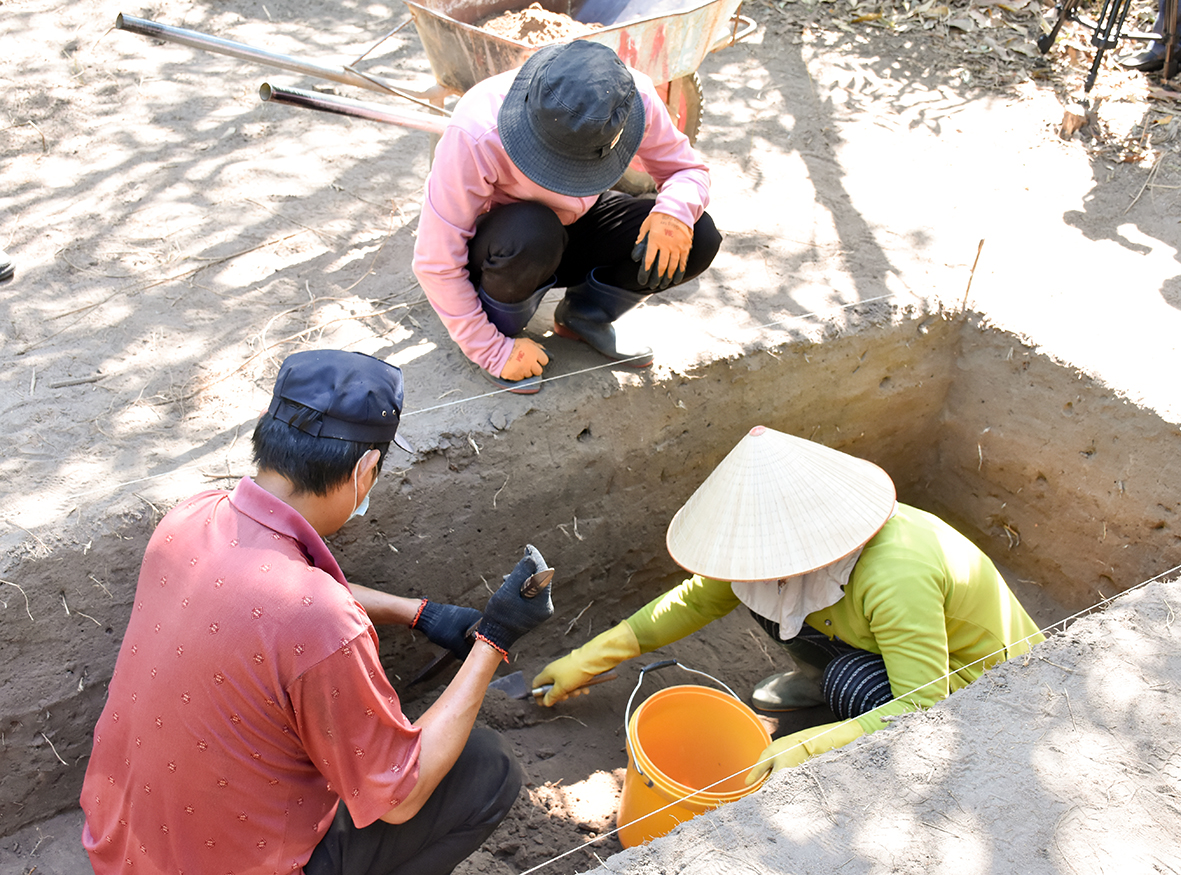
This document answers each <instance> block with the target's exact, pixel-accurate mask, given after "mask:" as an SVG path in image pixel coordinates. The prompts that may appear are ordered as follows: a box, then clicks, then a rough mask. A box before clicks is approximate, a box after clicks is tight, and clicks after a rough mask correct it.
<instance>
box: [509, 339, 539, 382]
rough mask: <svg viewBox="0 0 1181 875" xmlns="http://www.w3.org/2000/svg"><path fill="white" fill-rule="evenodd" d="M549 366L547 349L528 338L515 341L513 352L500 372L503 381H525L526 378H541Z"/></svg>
mask: <svg viewBox="0 0 1181 875" xmlns="http://www.w3.org/2000/svg"><path fill="white" fill-rule="evenodd" d="M548 364H549V356H548V355H546V354H545V347H543V346H542V345H541V344H540V343H538V342H537V341H535V340H530V339H529V338H528V337H518V338H517V339H516V340H514V341H513V351H512V352H511V353H509V357H508V361H507V362H505V365H504V367H503V368H501V370H500V378H501V379H502V380H524V379H525V378H526V377H538V376H541V369H542V368H543V367H545V366H546V365H548Z"/></svg>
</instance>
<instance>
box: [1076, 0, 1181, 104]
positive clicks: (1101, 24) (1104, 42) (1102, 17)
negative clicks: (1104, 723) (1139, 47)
mask: <svg viewBox="0 0 1181 875" xmlns="http://www.w3.org/2000/svg"><path fill="white" fill-rule="evenodd" d="M1169 2H1173V3H1175V2H1176V0H1169ZM1131 7H1132V0H1103V8H1102V9H1101V10H1100V11H1099V19H1098V21H1096V22H1095V33H1094V34H1093V35H1092V36H1091V45H1093V46H1095V62H1094V63H1093V64H1091V72H1090V73H1088V74H1087V79H1086V82H1084V83H1083V91H1084V92H1086V93H1088V94H1089V93H1090V91H1091V88H1092V87H1093V86H1094V85H1095V77H1096V76H1098V75H1099V65H1100V64H1102V63H1103V53H1104V52H1105V51H1107V50H1108V49H1113V48H1115V47H1116V46H1117V45H1118V44H1119V35H1120V31H1121V30H1122V29H1123V26H1124V19H1125V18H1127V17H1128V10H1129V9H1131Z"/></svg>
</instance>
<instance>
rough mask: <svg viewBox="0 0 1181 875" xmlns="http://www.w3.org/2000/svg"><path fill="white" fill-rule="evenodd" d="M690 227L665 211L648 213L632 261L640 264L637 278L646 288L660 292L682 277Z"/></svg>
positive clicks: (686, 257)
mask: <svg viewBox="0 0 1181 875" xmlns="http://www.w3.org/2000/svg"><path fill="white" fill-rule="evenodd" d="M692 248H693V229H692V228H691V227H689V226H688V225H686V224H685V223H684V222H682V221H681V220H680V219H674V218H673V217H672V216H669V215H666V214H665V213H657V212H651V213H649V214H648V218H646V219H645V220H644V223H643V224H642V225H640V234H639V236H638V237H636V245H635V248H634V249H632V261H638V262H639V263H640V270H639V272H638V273H637V274H636V281H637V282H638V283H639V284H640V285H641V286H643V287H644V288H646V289H648V290H649V291H663V290H664V289H667V288H668V287H669V286H670V285H676V284H677V283H679V282H681V281H682V280H683V279H684V278H685V266H686V265H687V264H688V263H689V251H690V250H691V249H692Z"/></svg>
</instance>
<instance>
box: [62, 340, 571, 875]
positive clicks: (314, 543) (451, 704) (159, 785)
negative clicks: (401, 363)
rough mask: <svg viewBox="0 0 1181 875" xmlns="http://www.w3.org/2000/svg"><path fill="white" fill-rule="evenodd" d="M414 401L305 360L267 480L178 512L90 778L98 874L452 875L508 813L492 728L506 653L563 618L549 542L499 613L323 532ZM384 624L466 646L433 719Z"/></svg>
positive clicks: (344, 359)
mask: <svg viewBox="0 0 1181 875" xmlns="http://www.w3.org/2000/svg"><path fill="white" fill-rule="evenodd" d="M402 398H403V391H402V375H401V372H400V371H399V370H398V369H397V368H395V367H393V366H392V365H389V364H387V363H385V362H383V361H381V360H379V359H375V358H372V357H370V356H366V355H362V354H361V353H354V352H342V351H339V350H315V351H307V352H299V353H296V354H294V355H292V356H290V357H289V358H288V359H287V360H286V361H285V362H284V363H283V365H282V367H281V368H280V371H279V376H278V380H277V382H276V385H275V392H274V396H273V398H272V400H271V404H270V408H269V409H268V411H267V412H266V413H265V414H264V415H263V416H262V417H261V418H260V420H259V422H258V425H257V427H256V428H255V431H254V438H253V440H254V457H255V461H256V462H257V464H258V473H257V475H256V476H255V477H254V478H253V479H252V478H250V477H245V478H243V479H242V480H241V481H240V482H239V483H238V485H237V486H236V488H235V489H234V490H233V492H229V493H227V492H223V491H212V492H205V493H202V494H200V495H197V496H194V497H193V498H190V499H189V500H187V501H184V502H181V504H179V505H177V507H175V508H174V509H173V510H172V511H170V512H169V513H168V514H167V515H166V516H165V517H164V519H162V520H161V521H160V524H159V526H158V527H157V528H156V531H155V532H154V533H153V535H152V538H151V540H150V542H149V543H148V547H147V551H146V553H145V554H144V560H143V565H142V567H141V570H140V576H139V583H138V585H137V587H136V592H135V601H134V605H133V607H132V611H131V618H130V620H129V622H128V624H127V631H126V634H125V635H124V638H123V642H122V645H121V647H120V650H119V656H118V659H117V661H116V663H115V671H114V674H113V676H112V678H111V682H110V686H109V689H108V694H107V702H106V705H105V707H104V708H103V712H102V715H101V716H100V717H99V720H98V723H97V725H96V726H95V730H94V746H93V750H92V753H91V757H90V762H89V764H88V767H87V770H86V777H85V779H84V781H83V786H82V794H81V799H80V802H81V805H82V810H83V812H84V814H85V825H84V827H83V832H82V843H83V845H84V846H85V848H86V850H87V852H88V853H89V855H90V861H91V864H92V865H93V867H94V871H95V873H97V875H113V873H143V875H163V873H168V875H176V873H181V872H195V873H202V872H204V873H219V875H220V873H235V875H255V873H257V875H261V873H275V872H283V873H300V872H304V873H307V875H343V873H346V872H347V873H349V875H379V873H380V875H392V873H403V872H405V873H415V875H433V873H440V875H441V873H447V872H450V871H451V870H452V869H453V868H454V867H455V866H456V865H457V864H458V863H459V862H460V861H461V860H463V859H464V858H465V857H467V856H468V855H469V854H470V853H471V852H472V851H474V850H475V849H476V848H477V847H479V845H480V844H481V843H482V842H483V841H484V839H485V838H487V836H488V835H490V834H491V833H492V831H493V830H494V829H495V828H496V826H497V825H498V824H499V823H500V821H501V820H502V819H503V818H504V817H505V815H507V814H508V811H509V809H510V808H511V807H512V804H513V801H514V800H515V799H516V797H517V793H518V791H519V790H520V786H521V770H520V767H519V766H518V764H517V763H516V760H515V759H514V757H513V755H512V751H511V750H510V748H509V746H508V745H507V743H505V741H504V740H503V739H502V738H501V737H500V736H499V735H498V734H496V733H494V732H491V731H489V730H483V729H473V725H474V722H475V718H476V714H477V713H478V711H479V709H480V704H481V702H482V701H483V696H484V692H485V690H486V688H487V685H488V682H489V681H490V680H491V678H492V676H493V673H494V672H495V670H496V667H497V665H498V664H499V663H500V662H501V660H503V659H504V658H505V654H506V651H507V650H508V648H509V647H510V646H511V645H512V644H513V643H514V642H515V641H516V639H517V638H518V637H519V636H521V635H523V634H524V633H525V632H527V631H529V630H530V629H532V628H533V627H535V626H536V625H538V624H539V623H541V622H543V621H544V620H545V619H547V618H548V617H549V616H550V615H551V614H552V613H553V605H552V602H551V600H550V594H549V587H546V589H545V590H543V591H542V593H541V594H539V595H537V596H535V597H534V598H532V599H526V598H523V597H522V596H521V593H520V588H521V585H522V583H523V582H524V581H525V580H527V579H528V578H529V577H530V576H531V575H532V574H533V573H535V572H536V571H538V570H541V569H543V568H545V567H546V566H545V560H544V559H543V558H542V557H541V554H540V553H538V552H537V550H536V549H535V548H533V547H532V546H530V547H528V548H527V549H526V555H525V558H523V559H522V560H521V561H520V562H519V563H518V564H517V566H516V567H515V568H514V569H513V571H512V572H511V573H510V574H508V575H507V576H506V577H505V581H504V583H503V585H502V586H501V587H500V589H499V590H498V591H497V592H496V593H494V594H493V596H492V598H491V599H490V600H489V601H488V604H487V606H486V607H485V609H484V611H483V613H482V614H481V612H480V611H477V610H475V609H472V608H464V607H458V606H455V605H447V604H440V603H437V602H432V601H429V600H427V599H418V598H415V599H411V598H403V597H399V596H395V595H391V594H389V593H385V592H382V591H379V590H373V589H368V588H366V587H362V586H358V585H356V584H351V585H350V584H349V583H348V582H347V581H346V580H345V577H344V574H343V573H342V572H341V570H340V566H339V565H338V564H337V563H336V560H335V559H334V558H333V557H332V554H331V552H329V550H328V547H327V546H326V545H325V543H324V540H323V538H324V537H325V536H327V535H330V534H332V533H333V532H335V531H337V530H338V529H340V528H341V527H342V526H343V525H344V524H345V523H346V522H347V521H348V520H349V519H351V518H352V517H353V516H356V515H358V514H361V513H363V512H364V510H365V507H366V506H367V504H368V501H369V493H370V490H372V488H373V486H374V484H375V483H376V482H377V477H378V474H379V473H380V471H381V465H382V459H383V458H384V456H385V454H386V452H387V450H388V448H389V444H390V442H391V441H395V442H397V441H398V440H399V439H398V437H397V428H398V421H399V417H400V415H401V411H402ZM374 623H379V624H382V623H384V624H400V625H405V626H410V627H412V628H416V629H419V630H421V631H422V632H424V634H425V635H426V636H427V638H428V639H429V640H430V641H432V642H434V643H436V644H438V645H441V646H443V647H446V648H448V649H450V650H452V651H453V652H454V653H456V655H458V656H460V657H462V658H463V664H462V667H461V668H460V670H459V672H458V674H457V675H456V676H455V679H454V680H453V681H452V682H451V683H450V684H449V685H448V687H447V689H446V690H445V691H444V692H443V694H442V695H441V696H440V697H439V698H438V699H437V700H436V701H435V703H434V704H433V705H431V706H430V708H428V709H427V710H426V712H425V713H424V714H423V715H422V716H421V717H419V719H418V720H415V721H411V720H409V719H408V718H407V717H406V716H405V715H404V714H403V713H402V709H401V707H400V705H399V701H398V696H397V694H396V693H395V692H394V690H393V688H392V687H391V686H390V683H389V681H388V680H387V678H386V674H385V671H384V669H383V668H382V666H381V663H380V661H379V659H378V650H377V634H376V632H375V631H374ZM473 627H475V628H476V632H475V634H474V638H473V639H469V635H468V633H469V630H471V629H472V628H473ZM341 803H343V804H341Z"/></svg>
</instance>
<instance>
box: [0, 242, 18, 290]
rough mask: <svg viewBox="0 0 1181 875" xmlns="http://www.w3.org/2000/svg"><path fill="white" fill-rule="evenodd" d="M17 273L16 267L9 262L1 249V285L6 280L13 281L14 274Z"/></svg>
mask: <svg viewBox="0 0 1181 875" xmlns="http://www.w3.org/2000/svg"><path fill="white" fill-rule="evenodd" d="M15 273H16V265H15V264H13V263H12V262H11V261H9V260H8V256H7V255H5V253H4V250H3V249H0V283H2V282H4V281H5V280H10V279H12V276H13V274H15Z"/></svg>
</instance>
